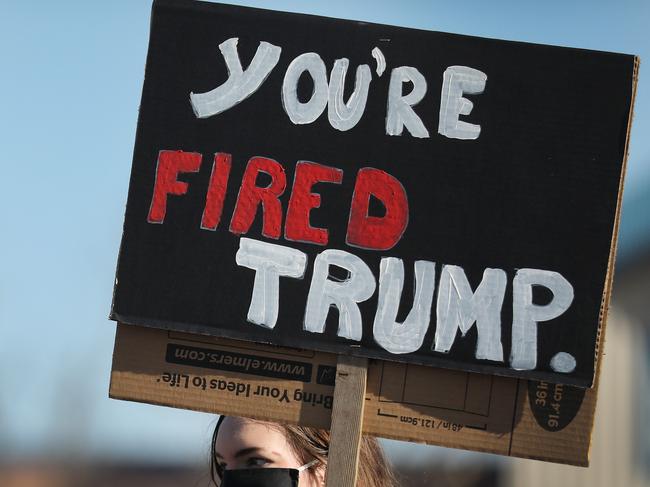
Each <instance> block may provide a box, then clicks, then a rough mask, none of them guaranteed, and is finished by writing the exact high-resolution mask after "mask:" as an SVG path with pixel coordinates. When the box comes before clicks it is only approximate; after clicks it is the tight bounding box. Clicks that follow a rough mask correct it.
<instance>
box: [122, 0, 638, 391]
mask: <svg viewBox="0 0 650 487" xmlns="http://www.w3.org/2000/svg"><path fill="white" fill-rule="evenodd" d="M636 64H637V63H636V58H635V57H634V56H630V55H621V54H611V53H604V52H594V51H586V50H579V49H567V48H558V47H549V46H540V45H533V44H523V43H517V42H505V41H498V40H491V39H481V38H476V37H466V36H460V35H451V34H443V33H437V32H427V31H420V30H413V29H405V28H399V27H392V26H385V25H376V24H367V23H363V22H353V21H345V20H336V19H328V18H321V17H313V16H306V15H296V14H287V13H280V12H272V11H265V10H258V9H250V8H241V7H232V6H226V5H218V4H207V3H202V2H189V1H179V0H177V1H171V0H164V1H156V2H154V6H153V17H152V23H151V38H150V44H149V54H148V58H147V66H146V73H145V82H144V88H143V94H142V103H141V106H140V117H139V122H138V131H137V138H136V144H135V151H134V158H133V168H132V173H131V183H130V189H129V196H128V203H127V209H126V217H125V223H124V235H123V240H122V247H121V250H120V256H119V262H118V269H117V279H116V285H115V294H114V301H113V309H112V313H111V318H112V319H115V320H119V321H122V322H125V323H130V324H136V325H145V326H154V327H160V328H168V329H174V330H180V331H190V332H200V333H207V334H211V335H217V336H227V337H232V338H239V339H246V340H252V341H255V342H264V343H274V344H279V345H285V346H293V347H302V348H308V349H316V350H325V351H332V352H336V353H349V354H357V355H363V356H368V357H374V358H381V359H386V360H397V361H404V362H413V363H418V364H428V365H435V366H442V367H450V368H458V369H464V370H471V371H483V372H490V373H497V374H504V375H511V376H518V377H529V378H537V379H542V380H552V381H553V382H556V383H565V384H574V385H578V386H589V385H591V384H592V379H593V374H594V362H595V358H596V349H597V335H598V333H599V330H600V327H601V324H602V311H603V307H604V304H603V303H604V302H605V301H606V298H607V294H608V292H609V282H608V277H607V270H608V265H609V264H610V250H611V247H612V242H613V241H615V240H613V238H614V235H615V230H616V226H615V220H616V216H617V212H618V202H619V192H620V190H619V187H620V186H619V184H620V181H621V177H622V172H623V162H624V156H625V149H626V143H627V131H628V120H629V118H630V111H631V103H632V97H633V87H634V79H635V74H636Z"/></svg>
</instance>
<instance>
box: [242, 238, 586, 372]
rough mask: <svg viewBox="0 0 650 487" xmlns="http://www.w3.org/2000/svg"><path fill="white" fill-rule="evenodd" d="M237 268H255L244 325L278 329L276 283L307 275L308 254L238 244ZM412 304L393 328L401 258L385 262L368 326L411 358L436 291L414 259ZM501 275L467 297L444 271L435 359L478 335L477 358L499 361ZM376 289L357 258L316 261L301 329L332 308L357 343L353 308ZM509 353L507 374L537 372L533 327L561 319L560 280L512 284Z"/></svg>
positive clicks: (454, 270) (341, 332) (313, 327)
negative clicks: (538, 299)
mask: <svg viewBox="0 0 650 487" xmlns="http://www.w3.org/2000/svg"><path fill="white" fill-rule="evenodd" d="M235 258H236V262H237V264H238V265H239V266H242V267H246V268H249V269H253V270H254V271H255V279H254V283H253V293H252V297H251V303H250V307H249V310H248V316H247V319H248V321H249V322H251V323H254V324H257V325H260V326H264V327H267V328H273V327H275V324H276V322H277V318H278V311H279V289H280V285H279V280H280V277H289V278H293V279H300V278H302V277H303V276H304V275H305V270H306V267H307V255H306V254H305V253H303V252H301V251H299V250H297V249H293V248H290V247H286V246H282V245H276V244H271V243H266V242H261V241H258V240H253V239H249V238H241V239H240V242H239V250H238V251H237V254H236V257H235ZM334 266H336V267H340V268H342V269H344V270H345V271H347V274H348V276H347V278H346V279H344V280H339V279H335V278H331V274H330V269H331V268H332V267H334ZM414 273H415V290H414V293H413V305H412V307H411V310H410V311H409V313H408V315H407V317H406V319H405V320H404V321H403V322H402V323H399V322H397V321H396V318H397V313H398V309H399V307H400V301H401V295H402V288H403V286H404V264H403V262H402V260H401V259H398V258H395V257H384V258H382V259H381V264H380V272H379V299H378V303H377V310H376V313H375V317H374V322H373V338H374V340H375V342H377V343H378V344H379V345H380V346H381V347H382V348H384V349H385V350H387V351H389V352H390V353H393V354H406V353H412V352H416V351H417V350H419V349H420V347H422V345H423V342H424V337H425V335H426V333H427V330H428V328H429V324H430V317H431V308H432V303H433V298H434V291H435V278H436V264H435V263H433V262H429V261H426V260H418V261H416V262H415V264H414ZM506 281H507V277H506V273H505V271H503V270H501V269H485V271H484V273H483V279H482V281H481V282H480V284H479V285H478V287H477V288H476V289H475V290H474V291H472V288H471V286H470V284H469V282H468V280H467V277H466V275H465V271H464V270H463V269H462V268H461V267H459V266H455V265H443V266H442V270H441V275H440V279H439V284H438V296H437V301H436V320H437V323H436V329H435V339H434V343H433V345H432V347H431V350H432V351H434V352H440V353H448V352H449V351H450V350H451V347H452V345H453V343H454V341H455V340H456V337H457V332H458V331H460V332H461V334H462V335H463V336H464V335H465V334H466V333H467V332H468V331H469V330H470V328H471V327H472V326H474V325H476V328H477V335H478V339H477V345H476V352H475V357H476V358H477V359H480V360H491V361H495V362H504V358H503V346H502V344H501V308H502V305H503V300H504V296H505V290H506ZM535 286H542V287H544V288H546V289H548V290H549V291H550V292H551V293H552V294H553V298H552V299H551V301H550V302H548V303H547V304H544V305H538V304H534V303H533V287H535ZM376 288H377V282H376V279H375V276H374V275H373V273H372V271H371V270H370V267H368V265H366V263H365V262H364V261H363V260H361V259H360V258H359V257H357V256H355V255H353V254H351V253H349V252H345V251H343V250H337V249H326V250H324V251H322V252H321V253H319V254H318V255H317V256H316V258H315V261H314V269H313V274H312V278H311V284H310V287H309V293H308V295H307V303H306V307H305V315H304V323H303V329H304V330H306V331H308V332H312V333H323V332H324V331H325V322H326V319H327V315H328V314H329V311H330V308H331V307H335V308H336V309H337V310H338V331H337V334H338V336H340V337H343V338H347V339H350V340H354V341H357V342H358V341H361V338H362V335H363V322H362V316H361V312H360V310H359V306H358V304H359V303H361V302H363V301H366V300H368V299H369V298H370V297H371V296H372V295H373V294H374V293H375V290H376ZM512 289H513V299H512V346H511V350H510V367H511V368H513V369H516V370H533V369H535V368H536V367H537V326H538V323H541V322H544V321H549V320H552V319H553V318H557V317H558V316H560V315H561V314H563V313H564V312H565V311H566V310H567V309H568V308H569V306H570V305H571V303H572V301H573V287H572V286H571V284H570V283H569V282H568V281H567V280H566V279H565V278H564V277H563V276H562V275H560V274H559V273H557V272H552V271H545V270H539V269H519V270H517V272H516V274H515V277H514V279H513V281H512ZM551 367H552V368H553V369H554V370H555V371H556V372H561V373H570V372H573V370H574V369H575V367H576V362H575V359H574V358H573V357H572V356H571V355H569V354H567V353H565V352H560V353H558V354H556V355H555V356H554V357H553V360H552V361H551Z"/></svg>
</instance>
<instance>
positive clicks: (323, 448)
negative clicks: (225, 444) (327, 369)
mask: <svg viewBox="0 0 650 487" xmlns="http://www.w3.org/2000/svg"><path fill="white" fill-rule="evenodd" d="M224 418H226V416H221V417H220V418H219V420H218V421H217V425H216V426H215V428H214V432H213V433H212V444H211V448H210V476H211V478H212V481H213V482H214V484H215V485H219V484H218V483H217V479H221V475H222V472H221V469H220V467H219V464H218V463H217V461H216V459H215V444H216V441H217V435H218V433H219V426H221V423H222V422H223V420H224ZM269 424H270V425H272V426H274V427H277V428H278V429H279V430H280V431H281V432H282V433H283V434H284V435H285V437H286V438H287V441H288V442H289V445H291V448H292V450H293V451H294V453H295V454H296V456H297V457H298V459H299V460H300V461H301V462H302V463H303V464H306V463H309V462H311V461H312V460H314V459H317V460H319V461H320V462H321V464H322V465H327V453H328V450H329V445H330V432H329V431H328V430H326V429H319V428H312V427H309V426H296V425H291V424H279V423H269ZM310 473H312V472H311V471H310ZM312 474H313V473H312ZM397 485H398V484H397V481H396V480H395V475H394V474H393V471H392V468H391V466H390V464H389V463H388V461H387V460H386V457H385V456H384V452H383V450H382V449H381V446H380V445H379V442H378V441H377V439H376V438H375V437H373V436H363V437H362V439H361V446H360V448H359V470H358V473H357V487H397Z"/></svg>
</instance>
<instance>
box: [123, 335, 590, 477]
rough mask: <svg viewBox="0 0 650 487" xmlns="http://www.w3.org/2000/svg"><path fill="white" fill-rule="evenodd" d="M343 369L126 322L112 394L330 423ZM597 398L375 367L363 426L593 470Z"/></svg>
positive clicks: (485, 378)
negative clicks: (336, 384)
mask: <svg viewBox="0 0 650 487" xmlns="http://www.w3.org/2000/svg"><path fill="white" fill-rule="evenodd" d="M335 367H336V355H333V354H327V353H320V352H312V351H304V350H293V349H286V348H280V347H275V346H265V345H256V344H251V343H247V342H239V341H234V340H226V339H218V338H212V337H206V336H201V335H190V334H183V333H174V332H168V331H162V330H155V329H149V328H142V327H135V326H127V325H123V324H120V325H118V328H117V336H116V342H115V353H114V357H113V370H112V374H111V385H110V396H111V397H112V398H116V399H126V400H132V401H141V402H147V403H152V404H159V405H165V406H171V407H177V408H184V409H193V410H199V411H206V412H212V413H219V414H227V415H238V416H246V417H252V418H258V419H265V420H270V421H281V422H289V423H298V424H304V425H310V426H317V427H325V428H327V427H329V425H330V419H331V408H332V402H333V393H334V386H333V381H334V377H335ZM531 391H532V392H531ZM596 392H597V386H596V387H594V388H592V389H586V390H585V389H577V388H571V387H568V386H556V385H554V384H547V383H538V382H532V381H531V382H528V381H525V380H520V379H512V378H506V377H498V376H489V375H480V374H474V373H468V372H459V371H451V370H446V369H436V368H431V367H422V366H413V365H406V364H399V363H393V362H383V361H370V365H369V368H368V383H367V390H366V397H365V401H366V403H365V413H364V422H363V430H364V433H367V434H372V435H376V436H380V437H385V438H394V439H400V440H407V441H415V442H422V443H429V444H435V445H440V446H446V447H453V448H462V449H468V450H476V451H484V452H491V453H496V454H500V455H508V456H517V457H524V458H535V459H540V460H546V461H552V462H560V463H568V464H573V465H582V466H586V465H587V464H588V453H589V444H590V437H591V430H592V426H593V418H594V409H595V405H596ZM583 396H584V399H583ZM535 403H537V405H535Z"/></svg>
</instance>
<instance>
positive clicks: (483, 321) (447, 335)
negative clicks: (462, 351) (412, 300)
mask: <svg viewBox="0 0 650 487" xmlns="http://www.w3.org/2000/svg"><path fill="white" fill-rule="evenodd" d="M507 280H508V279H507V276H506V273H505V272H504V271H503V270H501V269H485V271H484V272H483V279H482V280H481V283H480V284H479V286H478V287H477V288H476V291H475V292H472V288H471V287H470V285H469V282H468V281H467V277H466V276H465V271H464V270H463V268H462V267H459V266H455V265H446V266H444V267H443V268H442V272H441V273H440V283H439V285H438V286H439V289H438V301H437V304H436V315H437V325H436V336H435V345H434V350H435V351H436V352H445V353H446V352H449V350H450V349H451V346H452V345H453V343H454V340H455V339H456V333H457V330H459V329H460V331H461V333H462V334H463V336H464V335H465V334H466V333H467V332H468V331H469V330H470V328H471V327H472V326H473V325H474V323H476V328H477V330H478V340H477V345H476V354H475V355H476V358H477V359H481V360H494V361H498V362H503V346H502V344H501V306H502V305H503V298H504V296H505V290H506V283H507Z"/></svg>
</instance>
